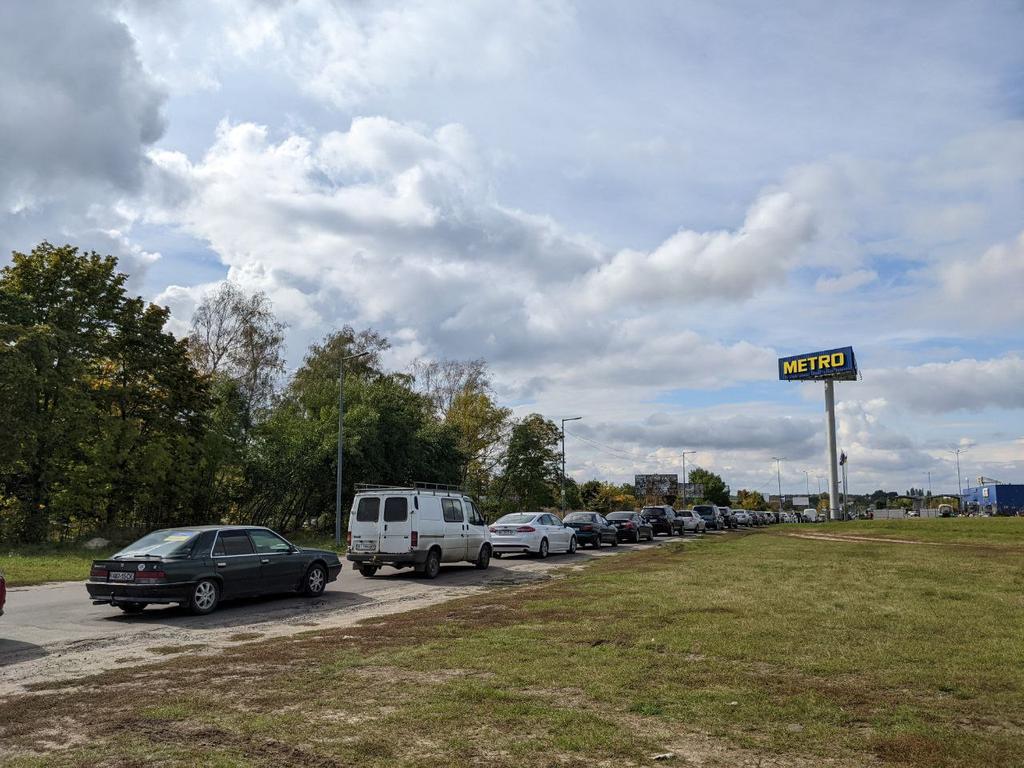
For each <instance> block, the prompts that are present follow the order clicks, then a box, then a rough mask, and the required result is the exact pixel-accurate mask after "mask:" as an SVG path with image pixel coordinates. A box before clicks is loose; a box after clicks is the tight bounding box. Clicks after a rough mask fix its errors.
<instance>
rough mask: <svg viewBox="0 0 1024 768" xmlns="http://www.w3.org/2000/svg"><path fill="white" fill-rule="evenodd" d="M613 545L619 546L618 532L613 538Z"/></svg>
mask: <svg viewBox="0 0 1024 768" xmlns="http://www.w3.org/2000/svg"><path fill="white" fill-rule="evenodd" d="M612 546H613V547H617V546H619V534H617V533H616V534H615V538H614V539H612Z"/></svg>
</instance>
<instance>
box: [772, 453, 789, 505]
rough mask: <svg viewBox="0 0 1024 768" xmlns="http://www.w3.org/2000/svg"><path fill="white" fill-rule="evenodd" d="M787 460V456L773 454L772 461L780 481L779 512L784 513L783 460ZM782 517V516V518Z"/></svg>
mask: <svg viewBox="0 0 1024 768" xmlns="http://www.w3.org/2000/svg"><path fill="white" fill-rule="evenodd" d="M785 460H786V457H785V456H772V461H774V462H775V476H776V478H778V481H779V514H780V515H781V514H782V462H783V461H785ZM780 519H781V518H780Z"/></svg>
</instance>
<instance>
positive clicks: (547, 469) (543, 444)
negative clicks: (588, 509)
mask: <svg viewBox="0 0 1024 768" xmlns="http://www.w3.org/2000/svg"><path fill="white" fill-rule="evenodd" d="M560 435H561V433H560V432H559V430H558V426H557V425H556V424H555V423H554V422H551V421H548V420H547V419H545V418H544V417H543V416H540V415H539V414H536V413H533V414H530V415H529V416H527V417H526V418H524V419H522V420H521V421H520V422H519V423H517V424H516V425H515V426H513V427H512V433H511V436H510V437H509V441H508V450H507V451H506V454H505V466H504V471H503V472H502V476H501V478H500V480H499V481H498V482H497V483H496V484H495V485H496V491H497V492H496V494H495V498H494V499H493V500H489V501H491V502H492V503H491V504H490V508H494V509H496V510H497V511H501V512H512V511H517V510H536V509H540V508H542V507H551V506H554V505H555V504H556V503H557V499H558V480H559V472H560V464H559V461H560V459H559V456H560V454H559V452H558V445H559V438H560Z"/></svg>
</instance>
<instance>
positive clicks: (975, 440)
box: [0, 0, 1024, 493]
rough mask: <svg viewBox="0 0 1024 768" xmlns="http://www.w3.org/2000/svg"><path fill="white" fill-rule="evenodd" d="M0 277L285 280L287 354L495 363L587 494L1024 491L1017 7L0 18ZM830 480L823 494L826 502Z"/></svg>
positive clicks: (38, 6) (501, 386)
mask: <svg viewBox="0 0 1024 768" xmlns="http://www.w3.org/2000/svg"><path fill="white" fill-rule="evenodd" d="M0 35H2V37H3V45H0V115H2V116H3V117H0V254H2V255H0V265H2V264H4V263H6V262H7V261H9V253H10V252H11V251H12V250H15V251H27V250H30V249H31V248H32V246H33V245H34V244H36V243H38V242H40V241H41V240H43V239H46V240H49V241H51V242H55V243H58V242H59V243H62V242H69V243H72V244H74V245H77V246H79V247H80V248H82V249H84V250H96V251H100V252H103V253H110V254H114V255H116V256H117V257H118V258H119V259H120V264H121V267H122V269H123V270H124V271H126V272H128V273H129V274H130V275H131V280H130V283H129V287H130V288H131V290H133V291H134V292H136V293H139V294H141V295H143V296H145V297H146V298H147V299H149V300H151V301H154V302H156V303H158V304H161V305H165V306H168V307H170V308H171V310H172V321H171V330H172V331H174V332H175V333H177V334H179V335H180V334H184V333H187V331H188V327H189V321H190V316H191V313H192V311H193V310H194V308H195V306H196V305H197V303H198V302H199V301H201V300H202V298H203V296H204V295H205V294H206V293H207V292H209V291H211V290H213V289H215V288H216V286H217V285H218V284H219V282H220V281H223V280H226V279H230V280H232V281H234V282H236V283H238V284H239V285H241V286H242V287H243V288H245V289H246V290H249V291H263V292H264V293H266V295H267V296H268V297H269V298H270V300H271V301H272V303H273V306H274V310H275V312H276V313H277V314H278V316H279V317H280V319H282V320H283V321H284V322H286V323H287V324H288V333H287V354H288V360H289V364H290V365H291V366H297V365H299V364H300V363H301V360H302V357H303V354H304V352H305V350H306V348H307V347H308V345H309V344H310V343H311V342H314V341H316V340H318V339H320V338H322V337H323V336H324V335H325V334H326V333H329V332H330V331H332V330H334V329H337V328H340V327H342V326H344V325H352V326H354V327H356V328H364V327H373V328H375V329H377V330H378V331H380V332H382V333H384V334H385V335H387V337H388V338H389V339H390V341H391V343H392V348H391V350H390V351H389V353H388V356H387V363H388V364H389V365H390V366H391V367H393V368H394V369H406V368H407V367H408V366H409V365H410V363H411V362H412V361H413V360H415V359H417V358H453V359H471V358H478V357H483V358H485V359H486V360H487V361H488V363H489V365H490V367H491V370H492V373H493V381H494V387H495V392H496V395H497V397H498V399H499V400H500V401H501V402H502V403H503V404H505V405H508V406H510V407H512V408H513V409H514V411H515V412H516V413H517V414H519V415H525V414H527V413H531V412H537V413H541V414H543V415H544V416H546V417H547V418H550V419H552V420H554V421H556V422H558V421H560V420H561V419H562V418H564V417H572V416H582V419H581V420H579V421H575V422H573V423H571V424H569V425H568V426H567V428H566V431H567V439H566V451H567V469H568V472H569V473H570V474H571V475H572V476H573V477H575V478H577V479H578V480H586V479H589V478H592V477H599V478H602V479H608V480H614V481H618V482H623V481H631V480H632V477H633V475H634V473H637V472H669V473H675V472H680V471H681V462H682V458H681V452H682V451H683V450H687V451H696V454H695V455H692V456H688V458H687V461H688V464H690V465H693V464H697V465H700V466H704V467H707V468H709V469H712V470H714V471H716V472H719V473H720V474H722V475H723V476H724V478H725V480H726V482H728V483H729V484H730V485H731V487H732V488H733V489H738V488H749V489H758V490H762V491H765V492H768V491H771V490H773V489H774V488H775V487H776V472H775V464H774V462H773V461H772V459H771V457H773V456H784V457H785V461H783V462H782V464H781V474H782V486H783V491H784V492H785V493H798V492H800V491H802V490H805V489H806V488H810V490H811V491H812V493H813V492H815V491H816V490H817V487H818V483H819V482H821V484H822V486H823V487H824V485H825V483H826V481H825V480H824V478H825V477H826V475H827V469H826V467H827V463H828V462H827V453H826V442H825V420H824V406H823V394H822V385H821V384H820V383H787V382H780V381H779V380H778V372H777V365H776V360H777V358H778V357H781V356H789V355H793V354H799V353H803V352H813V351H817V350H822V349H829V348H833V347H840V346H846V345H852V346H853V347H854V349H855V350H856V355H857V360H858V363H859V366H860V370H861V379H860V380H859V381H855V382H841V383H838V384H837V385H836V397H837V416H838V434H839V444H840V448H841V449H843V450H845V451H846V453H847V454H848V455H849V457H850V463H849V482H850V490H851V492H870V491H872V490H874V489H876V488H882V487H884V488H886V489H891V490H898V491H901V492H902V491H905V490H907V489H908V488H910V487H918V488H926V489H927V488H928V487H929V485H928V484H929V477H930V483H931V489H932V490H933V492H935V493H942V492H953V491H955V489H956V487H957V476H956V467H955V463H954V457H953V454H952V453H951V451H952V449H954V448H957V447H960V448H965V449H966V451H965V452H964V453H962V454H961V457H960V461H961V469H962V475H963V478H964V485H965V486H966V485H969V484H971V482H972V481H973V479H974V478H976V477H977V476H979V475H984V476H987V477H993V478H996V479H998V480H1001V481H1004V482H1024V46H1022V45H1021V44H1020V41H1021V40H1022V39H1024V6H1022V5H1021V4H1020V3H1019V2H984V1H983V0H982V1H978V2H912V1H908V2H903V3H889V4H865V3H860V2H836V3H818V2H798V1H795V0H794V1H791V2H786V3H762V2H696V1H687V2H678V1H673V2H659V1H658V0H649V1H648V2H644V3H627V2H621V1H620V2H606V1H604V0H588V1H587V2H562V0H508V1H507V2H501V3H497V2H491V1H490V0H486V1H483V2H474V1H473V0H466V1H465V2H460V3H445V2H434V3H430V2H406V3H385V2H375V1H374V0H360V1H359V2H355V1H353V0H349V2H340V1H338V0H201V1H200V0H181V1H180V2H169V3H159V4H157V3H149V2H143V0H121V1H114V0H109V1H105V0H97V2H90V3H81V2H76V1H75V0H39V1H37V2H31V3H27V2H26V3H3V4H0ZM819 478H820V480H819Z"/></svg>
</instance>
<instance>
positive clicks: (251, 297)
mask: <svg viewBox="0 0 1024 768" xmlns="http://www.w3.org/2000/svg"><path fill="white" fill-rule="evenodd" d="M284 330H285V326H284V324H283V323H281V322H279V321H278V320H277V318H276V317H275V316H274V311H273V307H272V306H271V303H270V299H268V298H267V296H266V294H264V293H262V292H256V293H253V294H246V293H245V291H243V290H242V289H241V288H240V287H239V286H237V285H235V284H234V283H232V282H224V283H221V285H220V287H219V288H217V290H215V291H213V292H212V293H210V294H207V295H206V296H205V297H204V298H203V300H202V302H200V304H199V306H198V307H197V308H196V311H195V312H194V313H193V315H192V330H191V332H190V333H189V336H188V346H189V351H190V353H191V355H192V359H193V360H194V361H195V364H196V367H198V368H199V370H200V371H201V372H203V373H205V374H207V375H210V376H215V375H217V374H222V375H224V376H227V377H228V378H230V379H232V380H233V381H235V382H236V383H237V384H238V387H239V390H240V392H241V395H242V398H243V402H244V404H245V409H244V410H245V416H246V424H245V426H246V427H248V426H250V425H251V424H252V421H253V420H254V417H255V414H256V413H257V412H258V411H260V410H261V409H263V408H265V407H266V406H267V405H268V404H269V403H270V398H271V396H272V395H273V393H274V386H275V382H276V381H277V379H278V377H279V376H280V375H281V373H282V372H283V371H284Z"/></svg>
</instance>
